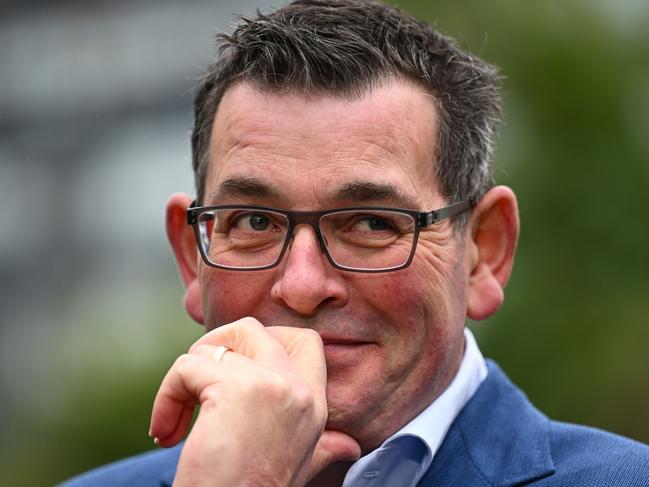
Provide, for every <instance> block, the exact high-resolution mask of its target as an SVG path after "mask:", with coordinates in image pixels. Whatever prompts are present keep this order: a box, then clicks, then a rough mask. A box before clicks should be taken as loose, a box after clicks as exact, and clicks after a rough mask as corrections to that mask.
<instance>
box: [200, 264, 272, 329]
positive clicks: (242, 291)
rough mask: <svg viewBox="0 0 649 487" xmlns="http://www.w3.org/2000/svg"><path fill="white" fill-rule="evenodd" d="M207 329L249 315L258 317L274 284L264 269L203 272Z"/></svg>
mask: <svg viewBox="0 0 649 487" xmlns="http://www.w3.org/2000/svg"><path fill="white" fill-rule="evenodd" d="M200 281H201V291H202V300H203V312H204V315H205V328H206V330H207V331H209V330H212V329H214V328H216V327H218V326H221V325H224V324H226V323H231V322H233V321H236V320H238V319H240V318H243V317H245V316H255V311H256V309H257V307H258V306H259V304H260V302H262V300H263V299H264V298H266V299H267V298H268V290H269V289H270V287H269V286H270V284H269V283H268V279H267V278H265V276H263V273H262V272H257V273H256V274H255V275H254V278H253V276H251V275H249V273H246V272H227V271H221V270H218V269H212V268H209V269H204V270H203V272H202V273H201V275H200Z"/></svg>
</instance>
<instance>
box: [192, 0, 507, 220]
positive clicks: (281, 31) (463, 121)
mask: <svg viewBox="0 0 649 487" xmlns="http://www.w3.org/2000/svg"><path fill="white" fill-rule="evenodd" d="M217 40H218V44H219V50H218V55H217V58H216V60H215V62H214V63H212V64H211V65H210V67H209V69H208V71H207V73H206V74H205V75H204V76H203V78H202V79H201V80H200V83H199V86H198V91H197V93H196V97H195V100H194V129H193V133H192V165H193V168H194V173H195V179H196V190H197V199H198V201H199V202H202V201H203V197H204V186H205V177H206V174H207V167H208V163H209V146H210V134H211V132H212V125H213V123H214V118H215V115H216V110H217V108H218V105H219V102H220V100H221V98H222V97H223V94H224V93H225V91H226V90H227V88H228V87H229V86H231V85H232V84H233V83H236V82H239V81H245V82H248V83H252V84H254V85H255V86H257V87H259V88H260V89H263V90H273V91H278V92H293V91H297V92H299V93H302V94H306V95H312V96H336V97H346V98H354V97H358V96H361V95H363V94H364V93H366V92H367V91H368V90H371V89H372V88H373V87H375V86H377V84H379V83H382V82H385V81H386V80H389V79H394V78H402V79H407V80H411V81H414V82H416V83H418V84H419V85H420V86H422V87H423V88H424V89H425V90H426V91H427V92H428V93H430V94H431V95H432V97H433V99H434V100H435V102H436V105H437V107H438V111H439V113H438V115H439V119H440V125H439V134H438V144H437V151H436V152H437V154H436V159H437V160H436V161H431V164H433V167H434V170H435V173H436V175H437V177H438V179H439V182H440V190H441V192H442V195H443V196H444V197H445V198H447V199H449V200H451V201H452V202H456V201H461V200H468V201H469V202H470V203H472V204H475V203H476V202H478V201H479V200H480V199H481V198H482V196H484V194H485V193H486V192H487V191H488V190H489V188H490V187H491V186H492V184H493V181H492V176H491V163H490V161H491V154H492V147H493V141H494V133H495V127H496V125H497V124H498V122H499V121H500V95H499V84H500V78H499V76H498V73H497V70H496V68H495V67H493V66H491V65H489V64H487V63H486V62H484V61H483V60H481V59H479V58H478V57H476V56H473V55H472V54H470V53H468V52H465V51H463V50H461V49H459V48H458V47H457V46H456V44H455V42H454V41H453V40H452V39H450V38H448V37H445V36H443V35H441V34H440V33H439V32H437V31H436V30H434V29H433V28H432V27H431V26H430V25H428V24H426V23H424V22H422V21H420V20H418V19H416V18H414V17H412V16H410V15H409V14H407V13H405V12H402V11H401V10H399V9H398V8H396V7H390V6H386V5H382V4H378V3H374V2H369V1H363V0H297V1H294V2H292V3H290V4H289V5H286V6H284V7H282V8H280V9H278V10H276V11H274V12H272V13H270V14H263V13H261V12H259V11H258V12H257V16H256V17H255V18H242V19H241V22H240V24H239V25H238V26H237V27H236V29H235V30H234V32H233V33H232V34H230V35H227V34H219V35H218V37H217ZM435 162H436V164H435ZM461 220H462V219H461Z"/></svg>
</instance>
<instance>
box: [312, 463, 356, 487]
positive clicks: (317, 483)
mask: <svg viewBox="0 0 649 487" xmlns="http://www.w3.org/2000/svg"><path fill="white" fill-rule="evenodd" d="M353 463H354V462H336V463H332V464H331V465H329V466H328V467H327V468H325V469H324V470H323V471H322V472H320V473H319V474H318V475H316V476H315V477H314V478H313V479H312V480H311V482H309V483H308V484H307V486H308V487H334V486H340V485H342V484H343V480H345V475H347V470H349V468H350V467H351V466H352V464H353Z"/></svg>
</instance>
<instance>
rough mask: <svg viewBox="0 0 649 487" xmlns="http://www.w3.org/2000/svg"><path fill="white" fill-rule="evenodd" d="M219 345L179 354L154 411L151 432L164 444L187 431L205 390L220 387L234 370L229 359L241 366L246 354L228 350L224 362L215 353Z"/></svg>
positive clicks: (154, 406)
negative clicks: (238, 354)
mask: <svg viewBox="0 0 649 487" xmlns="http://www.w3.org/2000/svg"><path fill="white" fill-rule="evenodd" d="M215 351H216V347H208V346H203V347H199V348H197V349H195V352H194V353H192V354H185V355H181V356H180V357H178V359H177V360H176V362H174V364H173V365H172V367H171V368H170V369H169V371H168V372H167V374H166V375H165V377H164V379H163V380H162V384H161V385H160V388H159V389H158V393H157V394H156V398H155V400H154V402H153V410H152V413H151V429H150V434H151V436H154V437H155V438H156V439H157V441H156V443H158V444H159V445H161V446H171V445H174V444H176V443H177V442H178V441H180V440H181V439H182V437H183V436H184V435H185V433H186V432H187V429H188V427H189V423H190V421H191V416H192V414H193V411H194V408H195V407H196V405H197V404H198V402H199V401H200V400H201V398H202V397H203V398H204V394H205V390H206V389H208V388H210V387H217V388H218V387H219V385H220V384H222V383H223V382H224V380H226V379H227V376H228V375H229V374H231V373H232V369H231V368H230V367H228V365H227V364H226V362H233V363H234V364H233V366H234V367H235V368H236V367H239V368H240V367H241V364H240V362H241V361H242V360H244V359H245V357H241V356H237V354H231V353H226V354H225V355H224V356H223V358H222V360H221V362H219V363H217V362H216V361H215V360H214V359H213V357H214V352H215Z"/></svg>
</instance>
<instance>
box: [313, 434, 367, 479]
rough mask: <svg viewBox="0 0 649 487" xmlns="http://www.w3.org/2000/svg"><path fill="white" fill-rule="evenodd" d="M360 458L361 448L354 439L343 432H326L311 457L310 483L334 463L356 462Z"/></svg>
mask: <svg viewBox="0 0 649 487" xmlns="http://www.w3.org/2000/svg"><path fill="white" fill-rule="evenodd" d="M360 456H361V447H360V445H359V444H358V443H357V442H356V440H355V439H354V438H352V437H351V436H349V435H348V434H346V433H343V432H341V431H334V430H325V431H324V433H322V436H321V437H320V439H319V440H318V443H317V444H316V447H315V450H314V452H313V457H311V465H310V467H309V481H310V480H311V479H313V478H314V477H315V476H316V475H318V474H319V473H320V472H322V471H323V470H324V469H325V468H327V467H328V466H329V465H331V464H332V463H335V462H340V461H344V460H348V461H354V460H358V459H359V458H360Z"/></svg>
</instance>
